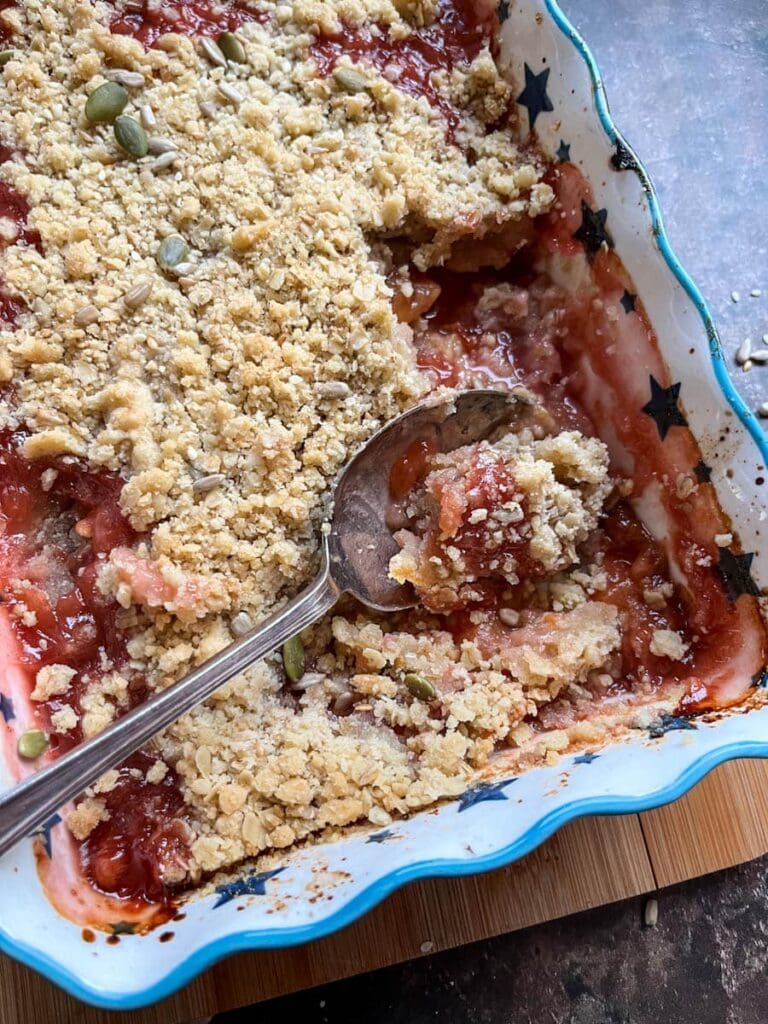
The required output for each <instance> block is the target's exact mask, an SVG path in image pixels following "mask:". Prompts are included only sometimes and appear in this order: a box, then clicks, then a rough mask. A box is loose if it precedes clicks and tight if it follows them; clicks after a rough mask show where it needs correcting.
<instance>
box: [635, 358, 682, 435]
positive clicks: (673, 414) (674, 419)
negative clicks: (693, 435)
mask: <svg viewBox="0 0 768 1024" xmlns="http://www.w3.org/2000/svg"><path fill="white" fill-rule="evenodd" d="M650 383H651V400H650V401H649V402H646V403H645V405H644V406H643V412H644V413H646V414H647V415H648V416H650V417H651V419H652V420H653V421H654V422H655V423H656V426H657V427H658V430H659V437H660V438H661V440H662V441H663V440H664V438H665V437H666V436H667V434H668V433H669V431H670V430H671V429H672V427H687V426H688V420H687V419H686V418H685V416H684V415H683V413H682V412H681V411H680V406H679V405H678V404H677V400H678V397H679V395H680V384H679V383H677V384H670V385H669V387H668V388H663V387H662V386H661V384H659V382H658V381H657V380H656V378H655V377H654V376H653V374H651V375H650Z"/></svg>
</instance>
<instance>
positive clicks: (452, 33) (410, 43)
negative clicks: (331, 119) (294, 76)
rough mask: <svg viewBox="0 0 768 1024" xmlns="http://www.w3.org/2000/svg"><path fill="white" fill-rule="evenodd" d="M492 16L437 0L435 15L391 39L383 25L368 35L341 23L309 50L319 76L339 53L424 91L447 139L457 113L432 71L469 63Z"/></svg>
mask: <svg viewBox="0 0 768 1024" xmlns="http://www.w3.org/2000/svg"><path fill="white" fill-rule="evenodd" d="M497 24H498V22H497V20H496V17H495V15H490V14H486V15H479V14H478V4H477V3H475V2H474V0H443V2H442V3H441V4H440V11H439V14H438V17H437V19H436V20H435V21H434V22H433V23H432V24H431V25H428V26H426V27H424V28H417V29H414V31H412V32H411V33H410V34H409V35H407V36H405V37H404V38H402V39H392V38H390V35H389V33H388V31H387V28H386V26H381V27H380V28H379V32H378V34H374V33H373V32H372V31H371V29H370V28H368V27H364V28H355V27H352V26H347V27H346V28H345V29H344V31H343V32H340V33H337V34H336V35H328V36H320V37H318V39H316V40H315V42H314V43H313V44H312V46H311V48H310V54H311V56H312V57H313V58H314V60H315V63H316V64H317V69H318V71H319V72H320V74H321V75H329V74H330V73H331V72H332V71H333V69H334V68H335V67H336V64H337V63H338V61H339V58H340V57H342V56H348V57H349V58H350V59H351V60H352V61H353V62H355V63H360V64H363V65H366V64H368V65H370V66H371V67H374V68H375V69H376V70H377V71H379V72H382V73H383V72H385V69H386V74H387V77H389V78H390V79H391V81H392V82H393V84H394V85H396V86H397V87H398V88H399V89H402V91H403V92H405V93H408V95H409V96H414V97H416V98H417V99H418V98H419V97H421V96H424V97H425V98H426V100H427V101H428V102H429V104H430V105H431V106H433V107H434V108H435V109H436V110H439V111H440V113H441V114H442V116H443V117H444V118H445V122H446V127H447V135H448V138H449V139H450V140H452V139H453V137H454V134H455V131H456V129H457V127H458V125H459V122H460V117H459V113H458V111H457V110H456V108H455V107H454V106H452V105H451V103H450V102H449V101H448V100H447V99H446V98H445V97H444V96H443V95H442V94H441V93H440V91H439V89H438V88H437V87H436V85H435V84H434V82H433V80H432V76H433V75H434V73H435V72H436V71H447V72H450V71H451V70H452V69H453V68H455V67H465V66H467V65H468V64H470V63H471V62H472V61H473V60H474V59H475V57H477V55H478V53H479V52H480V50H481V49H482V47H483V45H484V44H485V43H486V42H488V41H489V39H490V38H491V37H492V35H493V32H494V30H495V28H496V27H497Z"/></svg>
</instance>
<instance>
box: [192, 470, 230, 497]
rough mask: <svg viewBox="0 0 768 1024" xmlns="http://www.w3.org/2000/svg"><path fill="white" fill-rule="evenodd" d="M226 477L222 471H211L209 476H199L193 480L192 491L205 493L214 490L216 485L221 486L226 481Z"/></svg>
mask: <svg viewBox="0 0 768 1024" xmlns="http://www.w3.org/2000/svg"><path fill="white" fill-rule="evenodd" d="M226 479H227V478H226V477H225V476H224V474H223V473H211V474H210V475H209V476H201V477H200V479H199V480H195V482H194V483H193V484H192V493H193V494H207V493H208V492H209V491H215V490H216V488H217V487H221V485H222V484H223V483H225V482H226Z"/></svg>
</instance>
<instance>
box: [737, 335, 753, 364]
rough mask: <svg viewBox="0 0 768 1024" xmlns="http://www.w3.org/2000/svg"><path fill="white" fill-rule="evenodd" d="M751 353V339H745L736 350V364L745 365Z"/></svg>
mask: <svg viewBox="0 0 768 1024" xmlns="http://www.w3.org/2000/svg"><path fill="white" fill-rule="evenodd" d="M751 352H752V339H751V338H745V339H744V341H742V343H741V344H740V345H739V347H738V348H737V349H736V362H737V363H746V361H747V360H748V359H749V357H750V354H751Z"/></svg>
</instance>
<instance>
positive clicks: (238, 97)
mask: <svg viewBox="0 0 768 1024" xmlns="http://www.w3.org/2000/svg"><path fill="white" fill-rule="evenodd" d="M217 88H218V90H219V92H220V93H221V95H222V96H223V97H224V98H225V99H228V100H229V101H230V102H231V103H234V104H235V106H238V105H239V104H240V103H242V102H243V94H242V93H241V92H239V90H237V89H236V88H235V87H234V85H230V84H229V82H219V84H218V86H217Z"/></svg>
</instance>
